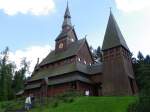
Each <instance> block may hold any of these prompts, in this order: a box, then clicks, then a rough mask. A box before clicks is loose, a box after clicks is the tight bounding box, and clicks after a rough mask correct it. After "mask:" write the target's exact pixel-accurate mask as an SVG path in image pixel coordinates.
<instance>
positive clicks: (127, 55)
mask: <svg viewBox="0 0 150 112" xmlns="http://www.w3.org/2000/svg"><path fill="white" fill-rule="evenodd" d="M102 51H103V87H102V89H103V95H133V94H135V93H136V92H137V87H136V82H135V79H134V73H133V68H132V62H131V52H130V50H129V48H128V46H127V44H126V42H125V39H124V37H123V35H122V33H121V31H120V29H119V26H118V24H117V22H116V20H115V18H114V16H113V14H112V12H111V11H110V16H109V20H108V24H107V28H106V32H105V36H104V41H103V46H102Z"/></svg>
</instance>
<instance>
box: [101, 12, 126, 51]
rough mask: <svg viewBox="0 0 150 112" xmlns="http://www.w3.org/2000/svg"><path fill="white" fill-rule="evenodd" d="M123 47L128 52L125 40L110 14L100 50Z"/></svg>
mask: <svg viewBox="0 0 150 112" xmlns="http://www.w3.org/2000/svg"><path fill="white" fill-rule="evenodd" d="M117 46H123V47H124V48H125V49H126V50H129V48H128V46H127V44H126V42H125V39H124V37H123V35H122V33H121V31H120V28H119V26H118V24H117V22H116V20H115V18H114V16H113V14H112V12H110V16H109V21H108V24H107V29H106V32H105V36H104V41H103V46H102V50H107V49H111V48H113V47H117Z"/></svg>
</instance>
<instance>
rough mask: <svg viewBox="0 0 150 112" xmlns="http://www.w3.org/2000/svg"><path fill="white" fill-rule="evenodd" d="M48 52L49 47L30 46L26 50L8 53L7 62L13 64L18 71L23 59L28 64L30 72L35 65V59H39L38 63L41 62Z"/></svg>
mask: <svg viewBox="0 0 150 112" xmlns="http://www.w3.org/2000/svg"><path fill="white" fill-rule="evenodd" d="M50 51H51V47H50V46H49V45H45V46H32V47H29V48H26V49H22V50H16V51H15V52H10V53H9V60H10V61H13V62H15V64H16V66H17V68H18V69H19V67H20V63H21V60H22V59H23V58H24V57H25V58H26V60H27V61H29V62H30V67H29V71H30V72H32V71H33V69H34V67H35V65H36V63H37V59H38V58H40V61H42V59H43V58H45V57H46V56H47V54H48V53H49V52H50Z"/></svg>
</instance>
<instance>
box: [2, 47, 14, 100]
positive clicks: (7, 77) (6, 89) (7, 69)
mask: <svg viewBox="0 0 150 112" xmlns="http://www.w3.org/2000/svg"><path fill="white" fill-rule="evenodd" d="M8 53H9V48H8V47H7V48H6V49H5V50H4V51H3V52H2V53H1V56H2V58H1V59H0V88H1V89H0V100H9V99H11V98H12V97H13V94H12V93H13V92H12V91H13V90H12V78H13V71H14V65H13V64H12V63H9V61H8Z"/></svg>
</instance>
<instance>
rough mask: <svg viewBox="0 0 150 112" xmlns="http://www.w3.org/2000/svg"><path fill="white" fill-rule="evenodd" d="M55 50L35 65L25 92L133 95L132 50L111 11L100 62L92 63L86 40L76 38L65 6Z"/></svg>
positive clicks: (134, 87) (50, 94) (135, 90)
mask: <svg viewBox="0 0 150 112" xmlns="http://www.w3.org/2000/svg"><path fill="white" fill-rule="evenodd" d="M55 41H56V45H55V50H54V51H52V52H51V53H49V55H48V56H47V57H46V58H45V59H44V60H43V61H42V62H41V63H40V64H38V65H36V67H35V70H34V72H33V73H32V76H31V79H29V80H28V81H27V83H26V85H25V95H28V94H34V96H37V97H45V96H47V97H50V96H55V95H58V94H61V93H64V92H66V91H69V90H76V91H78V92H80V93H82V94H84V93H85V91H86V90H89V92H90V95H92V96H101V95H119V96H120V95H134V94H136V93H137V90H138V89H137V86H136V82H135V78H134V73H133V68H132V62H131V53H130V51H129V49H128V47H127V45H126V42H125V40H124V38H123V36H122V34H121V31H120V29H119V27H118V25H117V23H116V21H115V19H114V17H113V15H112V13H111V12H110V17H109V21H108V26H107V29H106V34H105V37H104V42H103V47H102V51H103V56H102V62H100V63H95V62H94V60H93V57H92V54H91V51H90V49H89V46H88V43H87V41H86V39H81V40H78V38H77V35H76V32H75V29H74V27H73V26H72V25H71V16H70V12H69V8H68V6H67V9H66V12H65V15H64V22H63V26H62V32H61V33H60V34H59V36H58V37H57V38H56V40H55Z"/></svg>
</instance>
